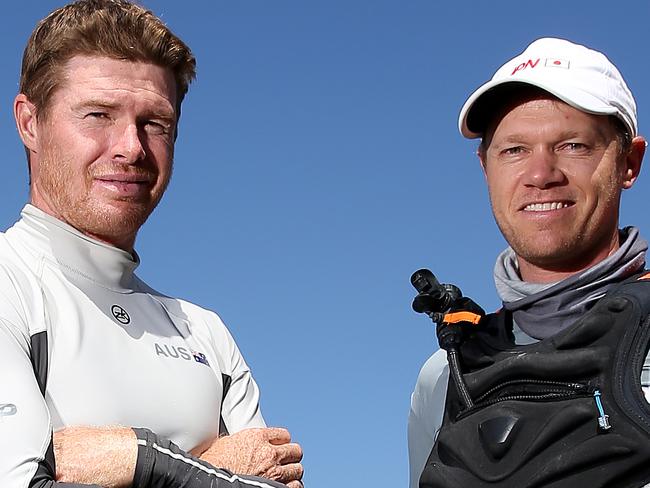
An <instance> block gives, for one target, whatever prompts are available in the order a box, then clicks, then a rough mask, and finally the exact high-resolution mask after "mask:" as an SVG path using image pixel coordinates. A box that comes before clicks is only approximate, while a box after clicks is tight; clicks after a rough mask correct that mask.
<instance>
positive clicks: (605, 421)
mask: <svg viewBox="0 0 650 488" xmlns="http://www.w3.org/2000/svg"><path fill="white" fill-rule="evenodd" d="M594 400H595V401H596V408H597V409H598V415H599V416H598V428H599V429H600V430H602V431H606V430H609V429H611V428H612V425H611V424H610V423H609V415H605V410H604V409H603V404H602V403H601V401H600V390H599V389H596V390H594Z"/></svg>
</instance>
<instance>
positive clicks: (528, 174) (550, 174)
mask: <svg viewBox="0 0 650 488" xmlns="http://www.w3.org/2000/svg"><path fill="white" fill-rule="evenodd" d="M565 179H566V176H565V174H564V173H563V172H562V170H561V169H560V167H559V165H558V157H557V155H556V154H554V152H553V151H552V150H551V149H546V148H535V149H534V150H533V152H532V154H531V155H530V157H529V158H528V160H527V161H526V165H525V167H524V177H523V182H524V184H525V185H527V186H532V187H535V188H540V189H545V188H550V187H553V186H557V185H560V184H562V183H564V182H565Z"/></svg>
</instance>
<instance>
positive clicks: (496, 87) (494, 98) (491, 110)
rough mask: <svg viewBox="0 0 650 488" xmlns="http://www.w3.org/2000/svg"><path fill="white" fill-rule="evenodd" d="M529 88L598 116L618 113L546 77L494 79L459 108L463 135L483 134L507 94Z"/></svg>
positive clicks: (602, 103) (596, 100) (477, 136)
mask: <svg viewBox="0 0 650 488" xmlns="http://www.w3.org/2000/svg"><path fill="white" fill-rule="evenodd" d="M526 87H536V88H540V89H542V90H544V91H546V92H548V93H550V94H551V95H553V96H555V97H557V98H559V99H560V100H562V101H563V102H565V103H567V104H569V105H571V106H572V107H575V108H577V109H578V110H582V111H583V112H587V113H592V114H596V115H617V114H618V111H617V110H616V108H614V107H611V106H609V105H606V104H605V103H604V102H603V101H602V100H600V99H598V98H597V97H594V96H593V95H590V94H588V93H585V92H584V91H582V90H579V89H577V88H573V87H571V86H568V87H563V89H562V90H561V91H559V90H557V89H554V88H551V84H550V83H548V84H547V83H544V80H541V79H536V80H534V81H531V80H526V79H523V78H519V79H504V80H491V81H488V82H487V83H485V84H484V85H482V86H481V87H479V88H478V89H477V90H476V91H475V92H474V93H472V95H471V96H470V97H469V98H468V99H467V101H466V102H465V104H464V105H463V108H462V109H461V110H460V115H459V118H458V128H459V130H460V132H461V134H462V135H463V136H464V137H466V138H468V139H477V138H479V137H482V136H483V133H484V132H485V129H486V128H487V125H488V123H489V122H490V120H491V118H492V117H493V116H494V115H495V113H497V112H498V110H499V109H500V108H501V107H502V106H503V103H504V102H503V99H504V98H505V97H508V96H510V97H511V96H512V95H513V92H514V91H516V90H517V89H523V88H526ZM626 125H628V124H626Z"/></svg>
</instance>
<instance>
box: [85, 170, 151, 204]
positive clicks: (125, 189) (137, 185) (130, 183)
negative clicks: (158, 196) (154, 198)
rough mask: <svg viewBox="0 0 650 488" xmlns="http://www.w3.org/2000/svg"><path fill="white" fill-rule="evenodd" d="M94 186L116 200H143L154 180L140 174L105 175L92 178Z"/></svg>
mask: <svg viewBox="0 0 650 488" xmlns="http://www.w3.org/2000/svg"><path fill="white" fill-rule="evenodd" d="M94 180H95V184H96V185H97V187H98V188H102V189H103V190H102V191H104V192H109V194H112V195H114V196H116V197H117V198H120V199H123V198H129V199H130V198H143V197H144V196H146V195H148V193H149V189H150V187H151V186H152V185H153V184H154V181H155V180H154V178H153V177H150V176H148V175H142V174H105V175H96V176H95V177H94Z"/></svg>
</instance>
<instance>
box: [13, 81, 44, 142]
mask: <svg viewBox="0 0 650 488" xmlns="http://www.w3.org/2000/svg"><path fill="white" fill-rule="evenodd" d="M14 119H16V128H17V129H18V135H19V136H20V138H21V139H22V141H23V144H24V145H25V147H26V148H27V149H28V150H29V151H31V152H38V145H39V144H38V120H37V119H36V106H35V105H34V104H33V103H32V102H30V101H29V100H28V99H27V97H26V96H25V95H24V94H22V93H19V94H18V95H16V98H15V99H14Z"/></svg>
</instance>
